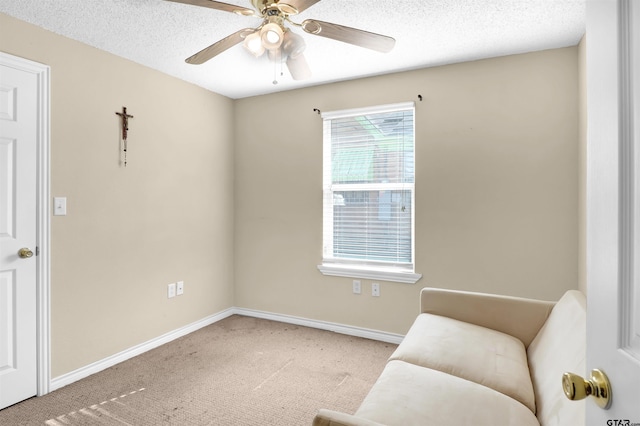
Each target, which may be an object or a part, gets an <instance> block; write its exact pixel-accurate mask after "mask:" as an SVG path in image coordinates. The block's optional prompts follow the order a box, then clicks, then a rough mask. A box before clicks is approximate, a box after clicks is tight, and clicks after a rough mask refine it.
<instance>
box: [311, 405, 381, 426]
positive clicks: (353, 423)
mask: <svg viewBox="0 0 640 426" xmlns="http://www.w3.org/2000/svg"><path fill="white" fill-rule="evenodd" d="M313 426H384V425H381V424H380V423H376V422H374V421H371V420H367V419H363V418H360V417H357V416H353V415H351V414H346V413H340V412H338V411H332V410H325V409H321V410H318V414H316V417H315V418H314V419H313Z"/></svg>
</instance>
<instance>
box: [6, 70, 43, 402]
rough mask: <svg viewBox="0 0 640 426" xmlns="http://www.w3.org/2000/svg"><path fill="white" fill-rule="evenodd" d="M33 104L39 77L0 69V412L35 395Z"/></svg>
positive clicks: (35, 114)
mask: <svg viewBox="0 0 640 426" xmlns="http://www.w3.org/2000/svg"><path fill="white" fill-rule="evenodd" d="M37 102H38V79H37V75H35V74H33V73H30V72H25V71H23V70H19V69H16V68H14V67H12V66H10V65H7V64H5V63H4V62H2V63H0V409H1V408H4V407H6V406H8V405H11V404H15V403H16V402H19V401H21V400H24V399H26V398H29V397H31V396H34V395H36V393H37V390H38V388H37V383H38V382H37V334H36V319H37V316H36V314H37V299H36V297H37V277H36V272H37V262H36V242H37V234H36V229H37V157H36V155H37V138H38V131H37V129H38V121H37V120H38V108H37V105H38V104H37ZM21 249H25V250H22V255H19V253H20V251H21ZM30 253H32V254H31V255H30Z"/></svg>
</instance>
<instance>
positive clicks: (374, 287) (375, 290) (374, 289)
mask: <svg viewBox="0 0 640 426" xmlns="http://www.w3.org/2000/svg"><path fill="white" fill-rule="evenodd" d="M371 295H372V296H376V297H378V296H380V284H378V283H371Z"/></svg>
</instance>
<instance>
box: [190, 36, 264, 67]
mask: <svg viewBox="0 0 640 426" xmlns="http://www.w3.org/2000/svg"><path fill="white" fill-rule="evenodd" d="M254 31H255V28H244V29H242V30H240V31H237V32H235V33H233V34H231V35H229V36H227V37H225V38H223V39H222V40H219V41H217V42H215V43H213V44H212V45H211V46H209V47H205V48H204V49H202V50H201V51H199V52H198V53H196V54H195V55H191V56H189V57H188V58H187V59H185V62H186V63H188V64H193V65H200V64H204V63H205V62H207V61H208V60H209V59H211V58H213V57H214V56H217V55H219V54H221V53H222V52H224V51H225V50H227V49H229V48H230V47H233V46H235V45H236V44H238V43H242V42H243V41H244V39H245V37H246V36H247V35H249V34H251V33H252V32H254Z"/></svg>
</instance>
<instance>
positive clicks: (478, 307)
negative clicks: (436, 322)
mask: <svg viewBox="0 0 640 426" xmlns="http://www.w3.org/2000/svg"><path fill="white" fill-rule="evenodd" d="M555 304H556V302H547V301H542V300H535V299H525V298H520V297H512V296H502V295H496V294H486V293H473V292H468V291H457V290H446V289H438V288H423V289H422V292H421V294H420V310H421V312H422V313H428V314H434V315H440V316H445V317H449V318H453V319H456V320H459V321H464V322H468V323H471V324H476V325H480V326H482V327H486V328H490V329H493V330H497V331H500V332H503V333H506V334H509V335H511V336H514V337H517V338H518V339H520V340H521V341H522V343H524V346H525V348H526V347H529V344H530V343H531V341H532V340H533V339H534V338H535V337H536V335H537V334H538V331H540V328H542V326H543V324H544V323H545V321H546V320H547V317H548V316H549V314H550V313H551V309H553V307H554V306H555Z"/></svg>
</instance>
